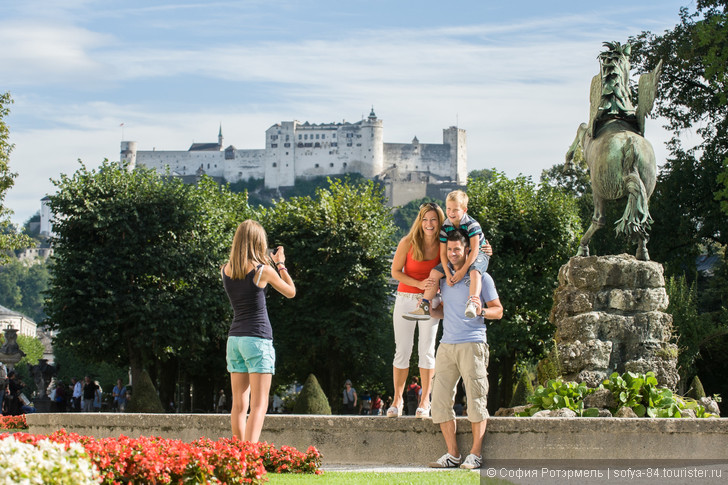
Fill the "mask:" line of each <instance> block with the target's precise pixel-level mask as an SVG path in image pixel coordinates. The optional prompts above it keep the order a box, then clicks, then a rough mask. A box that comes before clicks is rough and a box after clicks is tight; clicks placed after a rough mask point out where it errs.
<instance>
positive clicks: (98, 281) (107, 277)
mask: <svg viewBox="0 0 728 485" xmlns="http://www.w3.org/2000/svg"><path fill="white" fill-rule="evenodd" d="M54 183H55V185H56V186H57V187H58V192H57V193H56V194H55V195H53V196H51V197H50V207H51V210H52V212H53V213H54V214H55V220H54V231H55V232H56V234H57V235H56V237H55V238H54V239H53V245H54V249H55V252H54V257H53V261H54V270H53V274H52V277H51V281H50V288H49V292H48V295H49V299H48V303H47V306H46V312H47V313H48V315H49V321H50V325H51V327H52V328H53V329H55V330H58V331H59V333H58V337H57V342H58V343H59V344H60V345H62V346H65V347H67V348H70V349H72V350H73V351H74V353H76V354H77V355H82V356H84V357H85V358H86V360H88V361H91V362H94V361H96V362H101V361H107V362H110V363H113V364H116V365H124V364H126V365H129V366H130V367H131V371H132V378H133V381H134V382H135V383H136V382H138V379H139V377H140V375H141V374H140V373H141V372H142V370H143V369H145V368H148V367H150V366H153V365H157V364H159V363H160V362H162V363H163V362H164V361H166V360H168V359H178V361H179V363H180V368H181V370H183V371H187V372H190V373H193V374H194V373H199V372H201V371H200V369H201V368H202V369H206V370H207V371H209V370H210V368H211V366H212V363H211V362H207V361H209V360H213V361H220V360H221V361H224V358H222V357H221V356H220V355H214V358H213V359H211V357H212V356H211V355H210V354H212V353H217V354H219V353H220V348H224V345H222V344H221V341H224V338H225V336H226V335H227V328H228V325H229V315H230V308H229V306H230V305H229V302H228V301H227V299H226V297H225V294H224V292H223V291H221V289H220V288H221V287H220V264H221V263H222V262H223V261H224V260H225V259H226V257H227V253H228V251H229V247H230V241H232V235H233V233H234V230H235V227H236V226H237V223H238V222H239V221H240V220H241V219H244V218H246V216H247V214H248V213H249V212H250V210H249V208H248V206H247V203H246V201H245V197H244V196H235V195H233V194H231V193H230V192H229V191H227V190H226V189H224V188H220V187H219V186H218V185H217V184H215V183H214V182H213V181H211V180H209V179H207V178H203V179H202V180H201V181H200V182H199V183H198V184H197V185H185V184H184V183H182V181H181V180H180V179H177V178H173V177H160V176H158V175H157V174H156V173H155V172H154V171H152V170H147V169H144V168H137V169H136V170H134V171H128V170H126V168H121V167H119V166H118V165H116V164H111V163H109V162H104V163H103V164H102V166H101V167H100V168H99V169H98V170H89V169H87V168H86V167H85V166H83V165H82V166H81V168H79V169H78V170H77V171H76V172H75V173H74V174H73V175H71V176H67V175H62V176H61V178H60V179H59V180H56V181H54ZM180 357H182V358H180ZM201 362H204V365H200V363H201ZM202 372H204V370H203V371H202ZM222 372H224V370H223V371H222ZM174 378H176V375H175V376H174Z"/></svg>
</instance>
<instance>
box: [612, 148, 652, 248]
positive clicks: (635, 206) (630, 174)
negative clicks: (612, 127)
mask: <svg viewBox="0 0 728 485" xmlns="http://www.w3.org/2000/svg"><path fill="white" fill-rule="evenodd" d="M635 161H636V160H635V153H634V144H633V142H632V139H631V138H628V139H627V142H626V143H625V145H624V147H622V173H623V174H624V176H623V179H624V185H625V187H626V190H627V193H628V196H627V207H625V209H624V214H623V215H622V218H621V219H619V220H618V221H617V222H616V223H615V224H616V226H617V227H616V228H615V231H616V232H617V234H619V233H622V234H624V235H625V236H627V237H629V238H647V234H648V232H649V230H650V224H652V222H653V221H652V217H650V211H649V208H648V205H647V203H648V200H649V197H648V195H647V189H646V188H645V184H644V183H643V182H642V178H641V177H640V174H639V172H638V171H637V164H636V163H635Z"/></svg>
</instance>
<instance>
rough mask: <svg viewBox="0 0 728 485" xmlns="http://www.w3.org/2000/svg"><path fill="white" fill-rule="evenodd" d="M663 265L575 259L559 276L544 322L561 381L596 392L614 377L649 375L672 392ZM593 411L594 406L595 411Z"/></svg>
mask: <svg viewBox="0 0 728 485" xmlns="http://www.w3.org/2000/svg"><path fill="white" fill-rule="evenodd" d="M667 305H668V298H667V292H666V291H665V278H664V276H663V268H662V265H660V264H659V263H656V262H654V261H639V260H637V259H636V258H635V257H634V256H631V255H627V254H622V255H617V256H587V257H574V258H571V259H570V260H569V262H568V263H567V264H565V265H564V266H562V267H561V269H560V270H559V287H558V288H557V289H556V291H555V292H554V306H553V308H552V310H551V315H550V317H549V319H550V321H551V323H553V324H554V325H556V328H557V330H556V342H557V345H558V351H559V356H560V364H561V368H562V370H563V377H564V380H574V381H577V382H586V383H587V384H588V385H589V386H591V387H596V386H598V385H599V384H600V383H601V382H602V381H603V380H604V379H606V378H607V377H609V375H611V374H612V373H613V372H619V373H620V374H621V373H623V372H626V371H632V372H638V373H645V372H648V371H653V372H654V373H655V376H656V377H657V380H658V382H659V384H660V385H662V386H665V387H668V388H670V389H672V390H675V389H676V388H677V382H678V373H677V369H676V366H677V347H676V346H675V344H672V343H670V337H671V332H672V316H671V315H669V314H667V313H664V310H665V309H666V308H667ZM595 407H597V406H595Z"/></svg>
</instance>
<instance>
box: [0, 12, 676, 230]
mask: <svg viewBox="0 0 728 485" xmlns="http://www.w3.org/2000/svg"><path fill="white" fill-rule="evenodd" d="M200 5H201V4H200ZM200 5H192V4H181V3H176V4H171V5H165V6H163V7H160V8H163V9H167V10H169V11H170V12H171V11H175V12H176V11H183V10H188V9H190V10H191V9H192V8H196V7H199V6H200ZM150 8H152V10H146V11H135V12H131V11H129V12H126V13H125V12H124V11H114V10H113V9H111V10H108V11H105V12H101V13H96V14H95V15H106V16H114V15H119V16H120V17H121V18H124V16H125V15H131V16H134V17H137V18H139V17H140V16H141V17H144V16H147V15H154V13H155V10H154V9H156V8H157V7H150ZM636 8H637V7H635V9H636ZM213 10H214V9H213ZM634 12H639V10H630V11H629V12H628V11H626V10H625V11H623V12H622V13H623V14H624V15H623V16H622V17H620V15H618V14H614V17H609V18H604V17H597V16H594V15H590V14H584V13H581V14H574V15H566V16H560V17H547V18H527V19H525V20H523V21H521V22H515V23H514V22H511V23H498V22H495V21H494V22H490V23H479V24H475V25H470V24H464V25H452V26H444V27H435V28H429V29H420V28H409V29H368V30H356V31H352V32H349V33H347V34H345V35H342V36H340V37H338V38H335V36H333V35H330V34H328V33H327V32H320V33H319V32H306V33H305V35H298V36H296V35H292V36H287V37H285V38H286V39H290V40H271V37H267V38H262V39H259V40H255V41H252V40H250V39H243V38H239V37H236V36H234V35H231V37H230V40H229V42H226V43H224V45H220V44H215V43H202V42H200V43H199V45H198V44H197V43H195V42H187V43H184V45H182V46H180V45H178V44H175V43H169V44H165V43H164V42H161V41H160V42H155V43H154V44H153V45H151V44H150V45H144V44H143V43H142V42H139V41H137V39H135V38H133V37H132V36H130V35H129V33H128V32H124V29H123V28H120V29H119V30H113V31H110V32H113V33H109V34H106V33H103V34H102V33H99V32H95V31H92V30H89V29H88V28H83V27H78V26H76V25H77V24H74V23H73V22H74V21H73V20H72V19H73V16H71V15H68V12H65V13H63V12H61V13H59V19H62V20H63V21H59V22H58V23H49V22H48V21H47V20H45V19H43V18H40V19H38V20H32V21H31V20H27V19H25V20H22V21H17V20H15V21H13V22H12V23H10V22H4V23H0V45H3V46H4V47H3V49H2V50H0V63H1V64H2V65H3V66H4V68H3V71H2V72H0V84H6V85H10V86H19V87H20V88H19V89H18V88H15V87H14V88H13V91H14V92H13V94H14V96H15V97H16V104H15V106H13V113H14V115H17V116H18V117H19V118H22V119H24V120H30V121H25V122H24V123H23V124H22V125H21V127H19V128H15V129H14V128H13V126H12V125H11V136H12V137H13V141H14V142H15V143H16V150H15V152H14V153H13V154H12V156H11V167H12V169H13V170H16V171H18V172H19V173H20V176H19V178H18V179H17V182H16V187H15V188H13V189H12V190H11V191H10V193H9V194H8V198H7V199H6V202H7V204H8V205H9V206H10V207H11V208H13V209H15V211H16V213H17V215H16V219H15V220H17V221H19V222H22V221H23V220H25V219H27V217H29V216H30V215H32V213H34V212H35V211H36V210H38V207H39V205H38V204H39V199H40V198H41V197H43V196H44V195H45V193H47V192H48V191H51V190H53V187H52V185H51V184H50V183H48V182H46V181H47V179H48V178H49V177H57V176H58V174H60V173H71V172H73V171H74V170H75V169H76V168H77V164H76V159H77V158H82V159H83V160H84V161H85V162H86V163H87V164H88V165H89V166H95V165H96V164H98V163H99V162H100V161H101V160H102V159H103V158H104V157H109V158H111V159H113V160H116V159H118V151H119V141H120V138H121V129H120V128H119V124H120V123H122V122H124V123H125V127H124V137H125V138H126V139H132V140H137V141H138V142H139V144H140V149H143V150H148V149H152V148H155V147H156V148H157V149H160V150H181V149H186V148H187V147H188V146H189V144H190V143H192V142H193V141H213V140H215V136H216V135H217V127H218V124H219V123H220V122H222V125H223V132H224V135H225V143H226V144H233V145H235V146H236V147H237V148H261V147H262V146H263V136H264V131H265V129H266V128H267V127H269V126H270V125H271V124H273V123H276V122H278V121H281V120H291V119H298V120H300V121H311V122H314V123H319V122H330V121H340V120H341V119H342V118H346V119H347V120H349V121H356V120H358V119H359V116H360V115H366V114H367V113H368V111H369V108H370V106H371V105H372V104H373V105H374V108H375V111H376V112H377V114H378V115H379V116H380V117H381V118H383V119H384V123H385V125H384V136H385V141H387V142H406V141H409V140H411V139H412V137H413V136H415V135H417V136H418V138H419V139H420V141H421V142H422V143H441V140H442V129H443V128H445V127H448V126H450V125H454V124H456V123H458V124H459V126H461V127H463V128H465V129H466V130H467V131H468V153H469V168H470V169H480V168H491V167H496V168H498V169H500V170H504V171H505V172H506V173H507V174H508V175H509V176H515V175H517V174H518V173H524V174H527V175H532V176H534V177H535V178H537V177H538V175H539V174H540V172H541V170H543V169H546V168H549V167H550V166H551V165H553V164H555V163H560V162H561V161H562V160H563V154H564V152H565V150H566V148H567V147H568V145H569V143H570V142H571V141H572V139H573V136H574V134H575V130H576V127H577V126H578V124H579V123H580V122H582V121H586V115H587V109H588V87H589V81H590V79H591V76H592V75H594V74H595V73H596V71H597V69H598V64H597V61H596V56H597V54H598V53H599V51H600V50H601V42H602V41H604V40H613V39H614V40H621V41H624V40H626V38H627V36H628V35H630V34H636V33H637V32H639V31H640V30H642V29H647V28H654V27H652V25H655V22H657V20H646V21H645V25H647V26H646V27H640V26H639V25H638V24H639V22H638V21H637V20H632V21H631V22H630V23H629V24H628V23H625V22H621V21H618V20H619V19H622V20H623V19H624V18H625V16H626V14H627V13H634ZM238 13H239V14H241V13H240V12H238ZM81 14H82V12H79V15H81ZM245 14H247V12H245ZM676 14H677V11H675V12H673V13H672V17H674V16H676ZM93 15H94V12H88V13H87V14H86V16H87V17H92V16H93ZM241 15H243V14H241ZM251 15H253V14H251ZM201 17H202V18H200V19H199V21H200V22H202V23H204V22H209V20H210V19H209V18H206V17H204V16H201ZM128 18H129V17H126V19H127V20H128ZM615 19H617V20H615ZM158 20H159V19H157V20H154V19H145V21H146V22H148V23H153V22H154V21H158ZM195 21H197V19H195V18H188V17H187V18H175V19H173V20H170V22H169V26H171V27H175V26H176V27H179V25H184V24H185V22H190V23H194V22H195ZM467 21H468V19H467V18H465V20H464V22H467ZM672 22H673V23H674V21H672ZM120 25H121V24H120ZM669 26H670V22H667V24H666V25H664V26H663V28H664V27H669ZM279 28H280V26H270V30H273V29H279ZM261 29H262V27H261ZM189 77H197V78H198V79H199V78H203V79H210V80H211V81H220V82H223V83H229V84H230V85H232V86H235V85H236V84H239V85H241V86H248V85H252V86H254V87H261V86H262V87H264V88H265V89H267V90H268V91H266V92H270V93H271V94H269V95H266V96H265V97H262V96H261V97H252V96H249V95H248V94H247V93H246V91H245V90H244V88H240V89H239V90H235V89H234V88H231V90H230V91H229V92H228V93H225V94H226V97H227V100H226V101H224V102H217V101H216V102H214V103H206V102H201V103H196V102H195V101H196V99H195V98H196V97H197V96H198V95H199V94H200V93H199V91H198V90H199V87H197V86H196V87H195V88H189V91H188V92H187V93H186V96H185V94H184V93H185V91H184V89H181V90H180V91H181V93H183V94H181V95H180V96H185V97H184V98H180V99H179V102H178V103H175V102H174V100H172V101H169V100H168V102H167V104H165V105H161V104H159V103H158V102H157V101H158V100H157V99H155V98H154V97H152V96H151V95H148V94H147V92H146V91H147V90H148V91H149V92H154V93H157V91H153V90H151V89H148V88H149V84H146V83H147V82H151V83H168V84H169V85H174V86H184V85H185V84H184V83H185V82H186V80H187V78H189ZM63 83H66V84H67V85H68V86H73V87H77V86H90V87H93V92H94V94H93V97H91V96H86V97H84V96H82V95H81V94H74V97H70V98H69V99H66V98H64V97H56V96H54V95H52V94H47V93H46V91H47V89H50V88H52V87H57V86H58V85H60V84H63ZM38 87H39V88H38ZM34 89H36V90H35V91H34ZM226 89H227V88H226ZM16 93H19V94H16ZM98 99H101V100H103V101H99V100H98ZM112 99H113V100H114V101H112ZM121 99H125V100H126V101H120V100H121ZM658 124H659V122H655V121H650V124H649V126H648V130H649V131H648V138H649V139H650V140H651V141H652V142H653V145H654V146H655V149H656V151H657V152H658V160H659V159H661V158H663V157H661V156H660V151H661V150H662V153H663V154H664V147H663V146H662V142H663V141H664V140H665V139H666V138H667V136H666V134H665V133H664V131H661V130H660V129H658V128H657V125H658ZM28 126H31V128H28Z"/></svg>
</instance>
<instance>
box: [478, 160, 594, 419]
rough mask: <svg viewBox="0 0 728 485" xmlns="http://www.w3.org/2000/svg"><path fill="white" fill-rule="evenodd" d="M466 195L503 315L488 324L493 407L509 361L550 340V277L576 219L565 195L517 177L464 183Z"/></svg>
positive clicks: (505, 385) (508, 377) (529, 356)
mask: <svg viewBox="0 0 728 485" xmlns="http://www.w3.org/2000/svg"><path fill="white" fill-rule="evenodd" d="M468 196H469V198H470V201H469V203H468V213H469V214H470V215H471V216H472V217H474V218H475V219H476V220H477V221H478V222H480V225H481V226H482V227H483V232H484V234H485V237H486V238H487V239H488V240H489V241H490V243H491V245H492V246H493V251H494V253H493V257H492V258H491V260H490V266H489V268H488V273H490V274H491V275H492V276H493V279H494V280H495V284H496V288H497V289H498V295H499V296H500V300H501V302H502V303H503V308H504V310H505V311H504V316H503V319H502V320H499V321H495V322H492V323H491V322H489V323H488V344H489V345H490V348H491V354H490V355H491V364H490V367H489V370H488V373H489V380H490V382H491V395H490V398H489V406H492V407H493V408H494V409H497V408H498V407H500V406H507V405H508V403H509V402H510V400H511V394H512V391H513V378H514V375H515V374H516V371H517V369H516V368H515V366H516V363H517V362H519V361H528V360H534V359H535V358H538V357H540V356H542V355H543V353H544V351H545V350H547V345H548V343H549V342H550V341H551V339H552V338H553V334H554V328H553V326H552V325H551V324H550V323H549V321H548V318H549V312H550V311H551V306H552V305H553V292H554V290H555V289H556V285H557V279H556V275H558V272H559V268H560V267H561V266H562V265H563V264H565V263H566V262H567V261H568V260H569V258H570V257H571V256H573V255H574V254H576V248H577V245H578V242H579V240H578V237H579V235H580V220H579V214H578V209H577V205H576V201H575V199H574V197H573V196H572V195H570V194H566V193H565V192H564V191H561V190H558V189H554V188H552V187H550V186H549V185H546V184H542V185H541V186H539V187H536V185H535V184H534V183H533V182H532V181H531V179H530V178H526V177H523V176H519V177H517V178H515V179H513V180H510V179H508V178H506V177H505V175H503V174H502V173H498V172H496V173H494V174H493V176H492V178H491V179H490V180H488V179H480V178H476V179H470V180H469V183H468Z"/></svg>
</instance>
